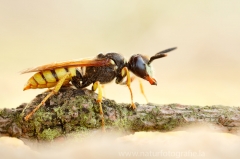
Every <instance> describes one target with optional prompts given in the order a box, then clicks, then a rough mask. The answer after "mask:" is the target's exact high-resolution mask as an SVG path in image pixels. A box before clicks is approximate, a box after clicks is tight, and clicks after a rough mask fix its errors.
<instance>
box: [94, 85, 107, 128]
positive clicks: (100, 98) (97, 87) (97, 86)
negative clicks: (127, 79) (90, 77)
mask: <svg viewBox="0 0 240 159" xmlns="http://www.w3.org/2000/svg"><path fill="white" fill-rule="evenodd" d="M96 89H98V97H97V103H98V104H99V112H100V115H101V120H102V131H105V121H104V114H103V110H102V86H101V84H100V82H99V81H96V82H95V83H94V84H93V86H92V90H93V91H95V90H96Z"/></svg>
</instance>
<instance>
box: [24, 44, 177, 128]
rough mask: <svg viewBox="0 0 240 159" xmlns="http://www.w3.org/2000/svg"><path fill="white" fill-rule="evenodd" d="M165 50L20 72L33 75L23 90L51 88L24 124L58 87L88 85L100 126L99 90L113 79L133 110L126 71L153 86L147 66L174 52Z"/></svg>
mask: <svg viewBox="0 0 240 159" xmlns="http://www.w3.org/2000/svg"><path fill="white" fill-rule="evenodd" d="M175 49H176V47H174V48H169V49H166V50H163V51H161V52H158V53H157V54H155V55H154V56H152V57H151V58H147V57H146V56H143V55H141V54H135V55H132V56H131V58H130V59H129V61H128V62H127V61H126V60H125V58H124V57H123V56H122V55H120V54H118V53H107V54H105V55H104V54H99V55H97V57H96V58H93V59H80V60H72V61H65V62H55V63H51V64H47V65H43V66H38V67H35V68H30V69H26V70H24V71H22V72H21V73H29V72H36V73H35V74H34V75H33V76H32V77H31V78H30V79H29V80H28V82H27V84H26V85H25V87H24V89H23V90H27V89H37V88H52V89H51V91H50V93H49V94H48V95H47V96H46V97H45V98H44V99H43V100H42V101H41V103H40V104H39V105H38V106H36V107H35V109H33V110H32V111H31V112H30V113H29V114H28V115H27V116H25V117H24V119H25V120H26V121H27V120H29V118H30V117H31V116H32V115H33V114H34V112H36V111H37V110H38V109H39V108H40V107H41V106H42V105H44V103H45V102H46V101H47V100H48V99H49V98H50V97H51V96H52V95H54V94H56V93H57V92H58V91H59V90H60V88H61V87H62V86H68V85H73V86H75V87H76V88H77V89H81V88H84V87H87V86H89V85H91V84H93V85H92V90H93V91H95V90H96V89H98V97H97V103H98V104H99V109H100V115H101V122H102V127H104V125H105V124H104V116H103V110H102V105H101V102H102V87H101V84H106V83H109V82H111V81H113V80H114V79H115V82H116V83H117V84H124V85H127V87H128V88H129V91H130V94H131V107H132V108H133V109H135V108H136V106H135V104H134V103H133V94H132V90H131V87H130V84H131V77H130V72H132V73H133V74H135V75H136V76H138V77H140V78H142V79H144V80H147V81H149V83H150V84H151V85H157V81H156V80H155V79H154V78H153V75H152V68H151V63H152V61H153V60H155V59H158V58H162V57H165V56H166V55H167V54H166V53H167V52H170V51H172V50H175Z"/></svg>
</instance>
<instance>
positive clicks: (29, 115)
mask: <svg viewBox="0 0 240 159" xmlns="http://www.w3.org/2000/svg"><path fill="white" fill-rule="evenodd" d="M69 76H70V72H68V73H67V74H66V75H64V76H63V77H62V78H61V79H60V80H59V81H58V83H57V84H56V86H55V87H54V89H53V90H51V92H50V93H49V94H48V95H47V96H46V97H45V98H44V99H43V100H42V101H41V103H40V104H38V106H36V108H34V109H33V110H32V111H31V112H30V113H29V114H28V115H27V116H25V117H24V120H26V121H28V120H29V118H30V117H31V116H32V115H33V114H34V113H35V112H36V111H37V110H38V109H39V108H40V107H41V106H42V105H44V103H45V102H46V101H47V100H48V99H49V98H50V97H51V96H53V95H54V94H56V93H57V92H58V91H59V90H60V88H61V87H62V85H63V83H64V81H65V80H66V79H67V78H68V77H69Z"/></svg>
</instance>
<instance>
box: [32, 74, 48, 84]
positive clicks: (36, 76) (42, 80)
mask: <svg viewBox="0 0 240 159" xmlns="http://www.w3.org/2000/svg"><path fill="white" fill-rule="evenodd" d="M33 78H34V79H35V80H36V81H37V83H38V84H46V83H47V82H46V81H45V80H44V79H43V77H42V75H41V74H40V73H36V74H35V75H34V76H33Z"/></svg>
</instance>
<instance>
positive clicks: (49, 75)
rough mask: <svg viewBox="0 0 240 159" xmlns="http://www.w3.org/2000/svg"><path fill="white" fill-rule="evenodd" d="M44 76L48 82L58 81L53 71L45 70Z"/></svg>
mask: <svg viewBox="0 0 240 159" xmlns="http://www.w3.org/2000/svg"><path fill="white" fill-rule="evenodd" d="M43 76H44V77H45V79H46V80H47V82H56V81H57V80H56V78H55V77H54V76H53V74H52V72H51V71H43Z"/></svg>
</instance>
